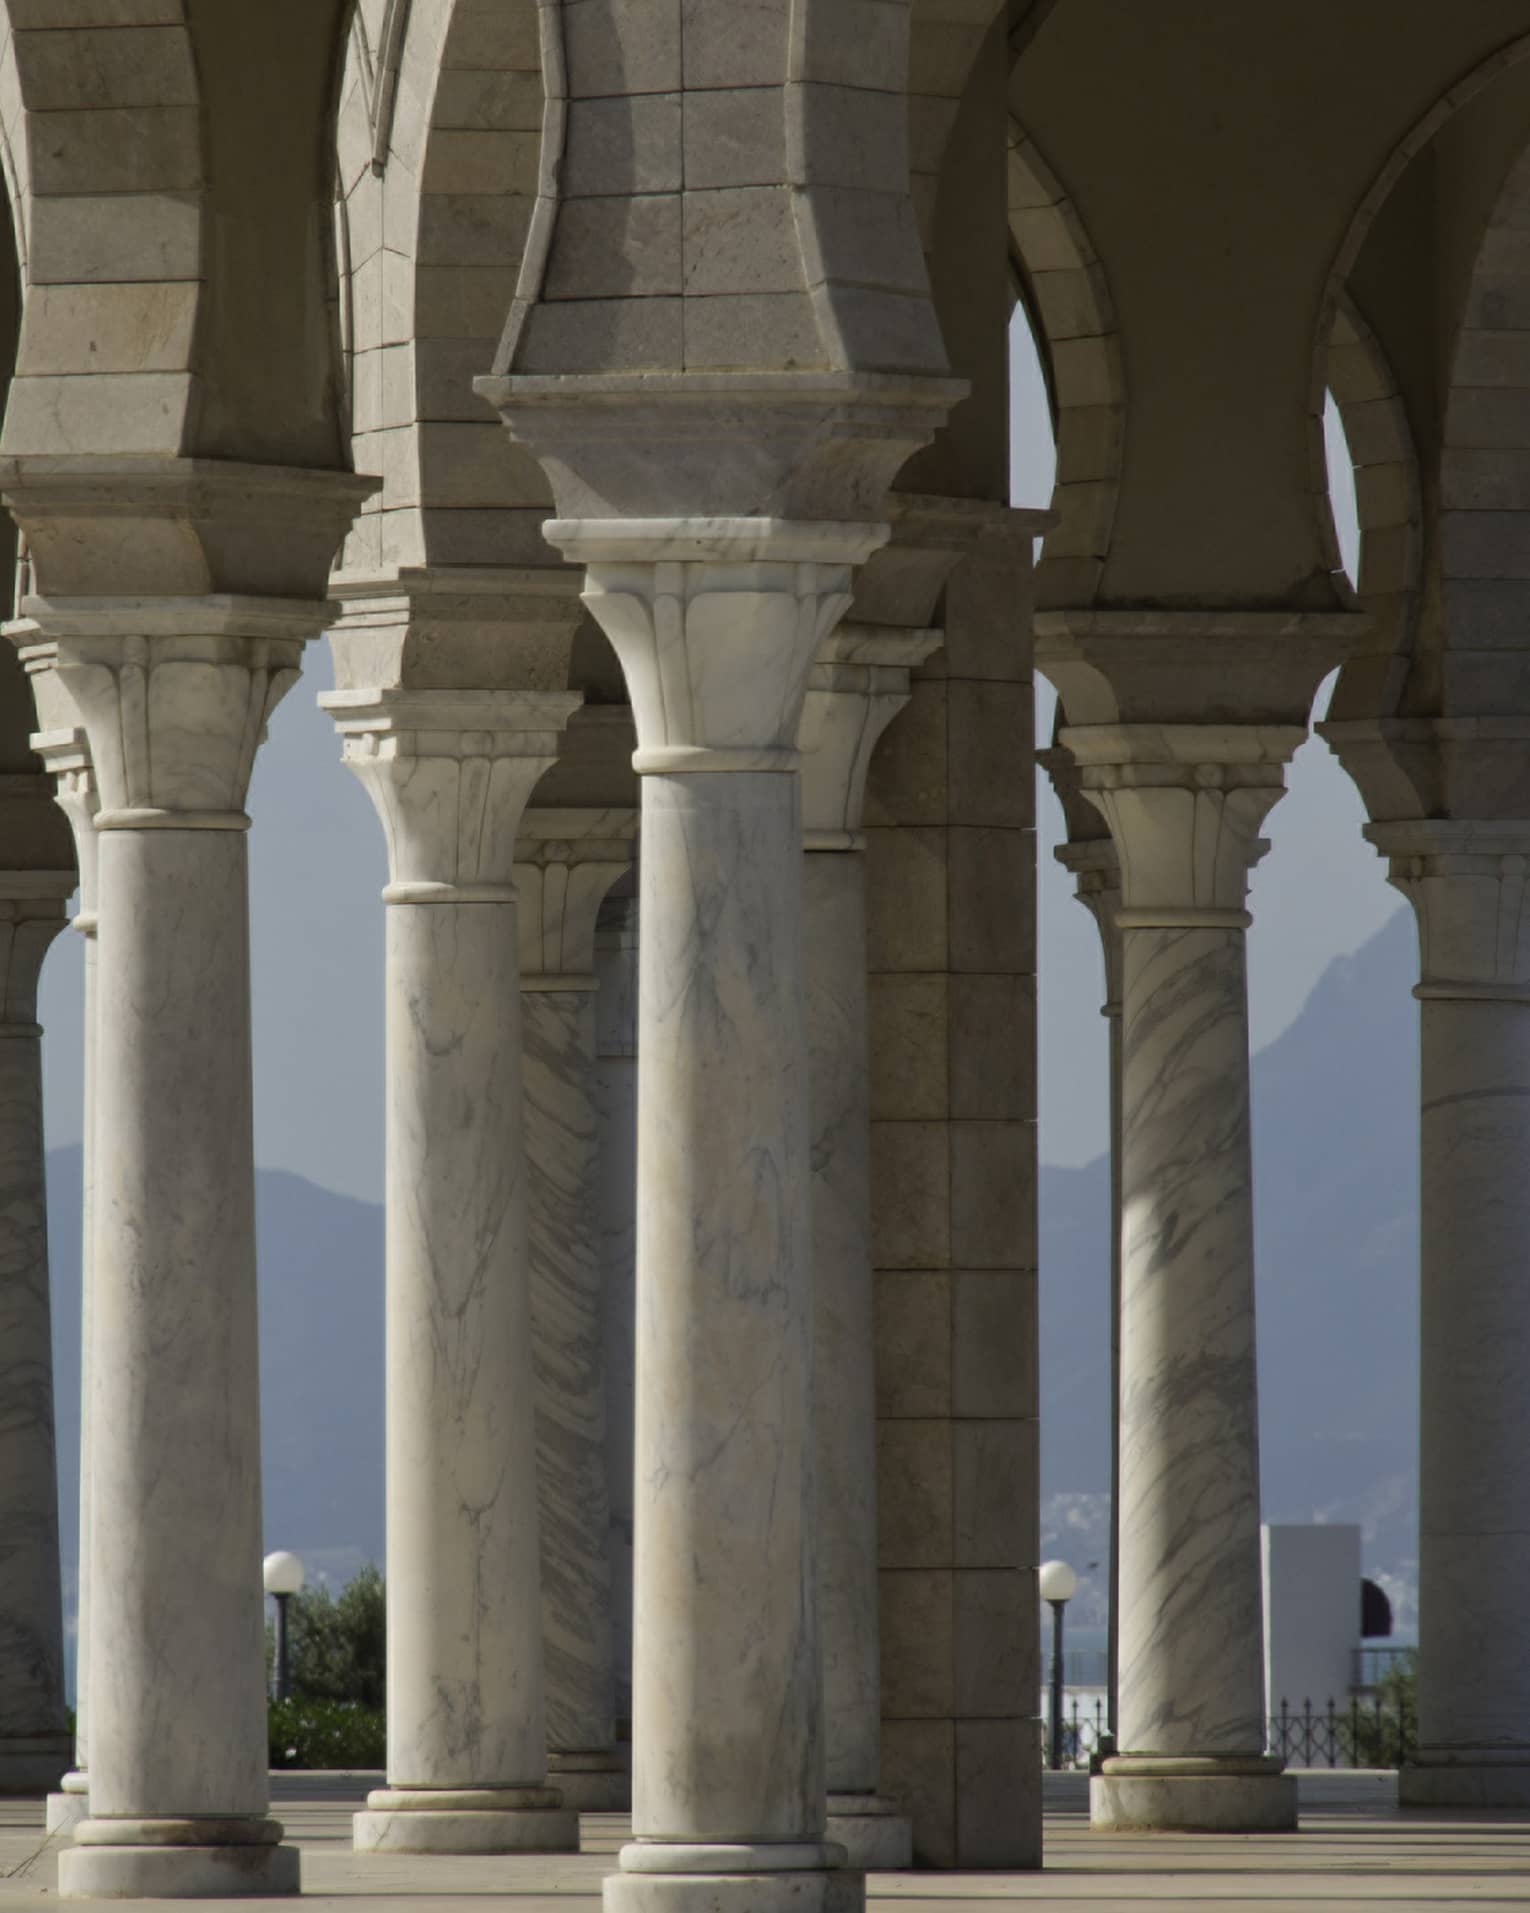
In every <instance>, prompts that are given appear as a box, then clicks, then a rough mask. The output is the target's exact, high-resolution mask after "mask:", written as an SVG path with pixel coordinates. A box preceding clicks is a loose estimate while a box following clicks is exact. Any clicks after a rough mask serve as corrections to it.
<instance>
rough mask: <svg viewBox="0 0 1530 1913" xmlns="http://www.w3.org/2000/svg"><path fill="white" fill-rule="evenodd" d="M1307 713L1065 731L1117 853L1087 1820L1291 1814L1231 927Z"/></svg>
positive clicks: (1203, 1827) (1245, 1827)
mask: <svg viewBox="0 0 1530 1913" xmlns="http://www.w3.org/2000/svg"><path fill="white" fill-rule="evenodd" d="M1303 735H1304V732H1303V730H1302V729H1301V728H1300V727H1297V726H1260V725H1213V724H1206V725H1182V724H1138V725H1104V724H1101V725H1091V726H1085V727H1078V728H1072V729H1068V730H1066V731H1064V732H1063V734H1062V736H1061V739H1060V741H1061V743H1062V744H1063V746H1064V747H1065V748H1066V749H1067V750H1068V751H1069V752H1070V753H1071V754H1072V756H1073V759H1074V761H1075V762H1076V763H1077V764H1078V766H1079V769H1080V772H1081V775H1082V783H1083V788H1084V791H1085V793H1086V794H1087V795H1088V797H1089V798H1090V800H1091V801H1092V802H1093V803H1095V804H1096V805H1097V806H1098V808H1099V809H1100V811H1101V813H1102V814H1103V815H1104V817H1105V820H1106V822H1107V823H1108V825H1109V827H1110V832H1111V836H1112V838H1113V840H1114V843H1115V847H1116V851H1117V854H1118V856H1119V859H1120V865H1121V908H1120V911H1119V915H1118V918H1117V922H1118V924H1119V927H1120V931H1121V943H1122V1006H1123V1007H1122V1118H1121V1234H1122V1243H1121V1382H1120V1447H1121V1483H1120V1504H1119V1513H1118V1523H1119V1536H1120V1542H1119V1545H1120V1582H1121V1600H1120V1656H1121V1678H1120V1700H1119V1709H1120V1715H1119V1742H1118V1747H1119V1751H1118V1752H1117V1753H1116V1754H1115V1755H1114V1756H1113V1757H1112V1758H1110V1759H1108V1760H1107V1761H1106V1762H1105V1764H1104V1769H1103V1772H1102V1773H1101V1774H1100V1775H1098V1776H1096V1777H1095V1779H1094V1780H1093V1781H1092V1782H1091V1789H1090V1807H1091V1815H1092V1819H1093V1822H1094V1825H1095V1826H1096V1827H1098V1828H1102V1829H1119V1828H1125V1827H1146V1828H1161V1829H1180V1830H1198V1831H1206V1832H1236V1831H1242V1832H1249V1831H1260V1830H1264V1831H1277V1830H1284V1829H1289V1828H1294V1826H1295V1824H1296V1785H1295V1782H1294V1781H1293V1780H1292V1779H1291V1778H1290V1776H1288V1775H1285V1774H1283V1773H1282V1772H1281V1771H1280V1763H1279V1761H1278V1760H1275V1759H1272V1758H1270V1757H1268V1756H1267V1755H1266V1754H1265V1751H1264V1747H1265V1719H1264V1692H1263V1660H1262V1637H1263V1625H1262V1610H1261V1591H1260V1564H1259V1449H1258V1440H1259V1430H1258V1411H1257V1383H1256V1371H1255V1352H1254V1259H1253V1206H1252V1197H1253V1190H1252V1165H1251V1161H1250V1145H1249V1073H1248V1004H1247V978H1246V972H1245V958H1244V933H1245V930H1246V928H1247V925H1248V923H1249V917H1248V913H1247V910H1246V908H1245V903H1246V897H1247V888H1248V876H1249V872H1250V870H1251V869H1252V867H1253V864H1254V863H1255V862H1256V861H1257V859H1258V857H1259V855H1260V854H1261V852H1262V849H1263V847H1264V846H1263V843H1262V840H1261V839H1260V837H1259V834H1258V832H1259V828H1260V825H1261V823H1262V822H1263V819H1264V817H1265V816H1266V814H1267V813H1268V811H1269V810H1270V808H1271V807H1272V806H1273V805H1274V803H1275V802H1276V801H1277V800H1278V798H1279V797H1280V795H1281V793H1282V777H1283V769H1282V767H1283V765H1284V764H1285V763H1286V761H1287V760H1288V759H1289V758H1290V756H1291V754H1292V752H1293V751H1294V750H1295V749H1296V747H1297V745H1298V744H1299V743H1300V742H1301V740H1302V737H1303Z"/></svg>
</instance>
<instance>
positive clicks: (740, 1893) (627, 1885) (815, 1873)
mask: <svg viewBox="0 0 1530 1913" xmlns="http://www.w3.org/2000/svg"><path fill="white" fill-rule="evenodd" d="M844 1858H845V1855H844V1849H843V1848H842V1847H839V1846H835V1845H833V1844H831V1843H828V1842H818V1841H812V1842H803V1843H802V1844H800V1845H794V1846H780V1845H759V1846H744V1845H739V1846H681V1845H680V1844H679V1843H678V1842H675V1843H671V1842H669V1841H660V1840H655V1841H651V1842H650V1841H643V1840H638V1841H634V1842H633V1843H632V1845H630V1846H625V1847H623V1848H622V1850H621V1858H620V1867H621V1871H620V1872H619V1873H608V1874H607V1875H606V1877H605V1880H604V1881H603V1882H602V1886H601V1893H602V1899H603V1901H604V1906H605V1913H863V1909H864V1908H865V1905H866V1876H865V1874H864V1873H859V1872H855V1871H852V1870H851V1869H850V1868H849V1867H847V1866H846V1865H845V1864H844Z"/></svg>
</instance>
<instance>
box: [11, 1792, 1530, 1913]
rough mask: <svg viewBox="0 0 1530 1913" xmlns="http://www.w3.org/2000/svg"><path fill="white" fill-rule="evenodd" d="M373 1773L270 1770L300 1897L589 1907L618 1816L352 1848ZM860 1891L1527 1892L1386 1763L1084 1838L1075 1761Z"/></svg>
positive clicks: (1129, 1895) (1492, 1837)
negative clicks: (573, 1831)
mask: <svg viewBox="0 0 1530 1913" xmlns="http://www.w3.org/2000/svg"><path fill="white" fill-rule="evenodd" d="M380 1777H381V1776H372V1775H336V1774H323V1775H312V1776H309V1775H283V1776H277V1777H276V1781H275V1793H276V1798H277V1801H278V1811H279V1812H280V1814H281V1816H282V1818H283V1819H284V1820H285V1821H286V1823H287V1827H288V1831H289V1834H290V1835H291V1836H292V1837H294V1838H296V1839H297V1840H299V1841H300V1842H301V1843H302V1847H303V1870H304V1885H305V1888H306V1894H305V1898H306V1900H307V1902H308V1903H309V1905H311V1906H317V1907H332V1908H334V1909H336V1913H355V1909H356V1906H357V1903H358V1901H362V1902H365V1901H373V1902H376V1903H378V1904H379V1905H382V1906H386V1907H387V1908H388V1910H389V1913H452V1910H453V1909H457V1910H458V1913H468V1909H469V1908H470V1907H472V1906H473V1905H474V1904H475V1903H480V1902H483V1901H488V1900H499V1901H503V1902H504V1903H505V1904H506V1906H507V1908H510V1909H513V1913H554V1909H556V1913H595V1909H596V1906H597V1902H598V1896H599V1892H600V1878H601V1875H602V1874H603V1873H605V1872H606V1871H607V1870H608V1869H609V1866H610V1855H611V1854H612V1853H613V1852H614V1851H615V1849H616V1847H617V1845H618V1844H619V1843H620V1840H621V1838H622V1836H623V1833H624V1831H625V1828H624V1823H623V1822H622V1821H621V1820H619V1819H617V1818H615V1817H614V1816H609V1815H593V1816H591V1817H589V1818H587V1819H586V1821H585V1829H584V1831H585V1842H584V1851H583V1852H582V1853H581V1854H579V1855H577V1856H573V1855H570V1856H568V1857H567V1858H560V1859H557V1860H550V1859H542V1860H538V1859H526V1860H488V1859H484V1860H442V1859H436V1860H414V1859H408V1858H403V1857H396V1858H380V1857H376V1856H369V1857H368V1858H366V1859H365V1860H360V1859H357V1858H355V1857H354V1856H353V1855H352V1853H351V1851H350V1844H349V1841H350V1813H351V1811H352V1809H353V1807H354V1806H355V1804H356V1802H357V1801H358V1800H359V1798H360V1796H361V1794H362V1793H364V1792H365V1790H366V1788H367V1787H368V1786H369V1785H371V1784H374V1783H375V1781H376V1780H377V1779H380ZM41 1817H42V1816H41V1810H40V1807H39V1805H38V1803H36V1802H29V1801H17V1800H11V1801H0V1913H37V1909H41V1908H45V1907H50V1906H52V1905H53V1904H54V1901H55V1899H56V1888H55V1880H56V1870H57V1850H56V1843H54V1842H52V1841H49V1840H48V1839H46V1838H45V1836H44V1835H43V1833H42V1829H41ZM871 1897H872V1899H873V1900H874V1901H875V1902H876V1903H878V1905H879V1906H880V1908H881V1909H882V1913H904V1909H906V1910H907V1913H936V1909H943V1908H951V1909H955V1910H956V1913H962V1909H966V1908H972V1909H974V1913H977V1909H980V1908H981V1907H983V1906H984V1905H986V1904H991V1903H994V1902H999V1903H1009V1904H1014V1905H1017V1906H1020V1907H1023V1908H1025V1909H1026V1910H1027V1913H1049V1910H1051V1913H1109V1909H1113V1908H1117V1907H1121V1908H1126V1909H1131V1908H1164V1907H1174V1906H1181V1907H1188V1908H1190V1909H1192V1913H1221V1909H1224V1908H1233V1907H1238V1908H1253V1909H1255V1913H1296V1909H1302V1910H1303V1913H1320V1910H1321V1909H1323V1908H1326V1907H1355V1906H1360V1907H1372V1908H1381V1907H1397V1908H1400V1909H1403V1913H1427V1909H1430V1908H1434V1907H1454V1906H1470V1907H1478V1908H1483V1907H1486V1908H1492V1907H1508V1906H1513V1907H1530V1817H1519V1818H1516V1817H1514V1816H1511V1815H1502V1816H1493V1815H1488V1814H1473V1815H1463V1816H1460V1817H1456V1818H1453V1819H1447V1818H1446V1817H1444V1816H1438V1817H1435V1816H1431V1817H1427V1818H1424V1817H1419V1816H1416V1815H1412V1814H1410V1815H1408V1816H1407V1817H1404V1816H1403V1815H1401V1814H1399V1813H1398V1811H1397V1808H1396V1805H1395V1789H1394V1783H1393V1780H1392V1776H1391V1775H1390V1774H1304V1775H1303V1776H1302V1831H1301V1833H1300V1834H1298V1835H1296V1836H1295V1837H1292V1836H1290V1835H1287V1836H1286V1837H1284V1838H1268V1837H1266V1838H1248V1839H1241V1838H1240V1839H1226V1838H1224V1839H1213V1838H1208V1837H1205V1836H1202V1837H1199V1838H1181V1837H1172V1838H1171V1837H1168V1836H1159V1837H1158V1838H1156V1839H1144V1838H1133V1839H1125V1838H1121V1839H1116V1838H1111V1839H1104V1838H1100V1839H1097V1838H1095V1837H1094V1836H1093V1835H1092V1834H1091V1833H1090V1831H1089V1825H1088V1820H1087V1817H1086V1792H1085V1784H1084V1782H1083V1781H1082V1779H1081V1778H1077V1777H1075V1776H1073V1775H1061V1776H1056V1777H1053V1776H1050V1775H1049V1776H1048V1779H1047V1868H1046V1871H1045V1872H1043V1873H976V1874H974V1873H968V1874H941V1873H913V1874H896V1875H881V1876H874V1877H873V1879H872V1882H871ZM166 1904H169V1903H168V1902H167V1903H166ZM177 1904H178V1905H180V1906H182V1907H186V1908H191V1907H193V1906H203V1907H207V1908H209V1909H210V1908H213V1907H216V1906H224V1907H226V1905H227V1902H215V1901H180V1902H178V1903H177Z"/></svg>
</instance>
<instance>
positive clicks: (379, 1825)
mask: <svg viewBox="0 0 1530 1913" xmlns="http://www.w3.org/2000/svg"><path fill="white" fill-rule="evenodd" d="M351 1829H352V1837H351V1843H352V1845H353V1847H354V1848H355V1850H356V1852H357V1853H577V1852H578V1851H579V1815H578V1814H577V1813H575V1812H574V1811H573V1810H572V1808H569V1807H565V1806H564V1804H563V1797H562V1795H561V1794H560V1793H559V1792H558V1790H557V1789H556V1788H554V1787H450V1788H449V1787H384V1788H381V1789H380V1790H379V1791H378V1792H376V1793H369V1794H368V1795H367V1804H366V1808H365V1811H363V1812H361V1813H358V1814H357V1815H356V1816H355V1818H354V1819H353V1820H352V1822H351Z"/></svg>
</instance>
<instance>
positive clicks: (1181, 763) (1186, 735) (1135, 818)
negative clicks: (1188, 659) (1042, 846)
mask: <svg viewBox="0 0 1530 1913" xmlns="http://www.w3.org/2000/svg"><path fill="white" fill-rule="evenodd" d="M1305 736H1306V731H1305V729H1304V728H1303V727H1301V726H1299V725H1243V724H1131V725H1119V724H1098V725H1089V726H1084V727H1080V728H1078V729H1073V728H1070V729H1068V730H1065V731H1063V732H1062V733H1061V734H1060V737H1059V742H1060V743H1061V744H1062V745H1063V747H1064V748H1065V749H1066V750H1067V751H1068V752H1069V753H1070V755H1071V756H1072V758H1073V760H1074V762H1075V763H1076V764H1077V766H1078V770H1079V777H1080V781H1081V785H1082V789H1083V792H1084V794H1085V796H1086V797H1087V798H1088V799H1089V801H1090V802H1091V803H1092V804H1094V805H1095V806H1096V807H1097V809H1098V810H1099V811H1100V813H1101V815H1102V816H1103V817H1104V819H1105V821H1106V823H1107V824H1108V825H1109V826H1110V835H1111V839H1112V841H1113V842H1114V844H1115V848H1116V854H1117V856H1118V857H1119V859H1120V865H1121V908H1120V910H1119V912H1118V915H1117V922H1118V924H1119V925H1120V927H1121V928H1122V929H1123V930H1130V929H1137V928H1146V927H1150V926H1164V927H1167V926H1181V925H1197V924H1205V925H1227V926H1236V927H1242V926H1246V925H1247V923H1248V922H1249V916H1248V912H1247V910H1246V908H1245V904H1246V901H1247V897H1248V879H1249V874H1250V872H1251V871H1252V870H1253V867H1254V865H1255V864H1256V863H1257V862H1258V861H1259V859H1260V857H1261V856H1262V855H1263V854H1264V851H1265V850H1266V848H1267V845H1266V843H1265V841H1264V839H1263V838H1262V837H1261V836H1260V835H1259V830H1260V826H1261V825H1262V824H1263V822H1264V820H1265V818H1266V817H1267V816H1268V814H1269V812H1270V811H1271V810H1272V809H1273V807H1274V806H1275V804H1276V803H1277V802H1278V801H1279V799H1280V798H1281V796H1282V795H1283V794H1284V790H1285V766H1286V764H1287V763H1288V762H1289V761H1290V758H1291V756H1292V755H1293V753H1294V752H1295V751H1296V749H1297V747H1298V745H1300V744H1301V742H1302V740H1303V738H1304V737H1305Z"/></svg>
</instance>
